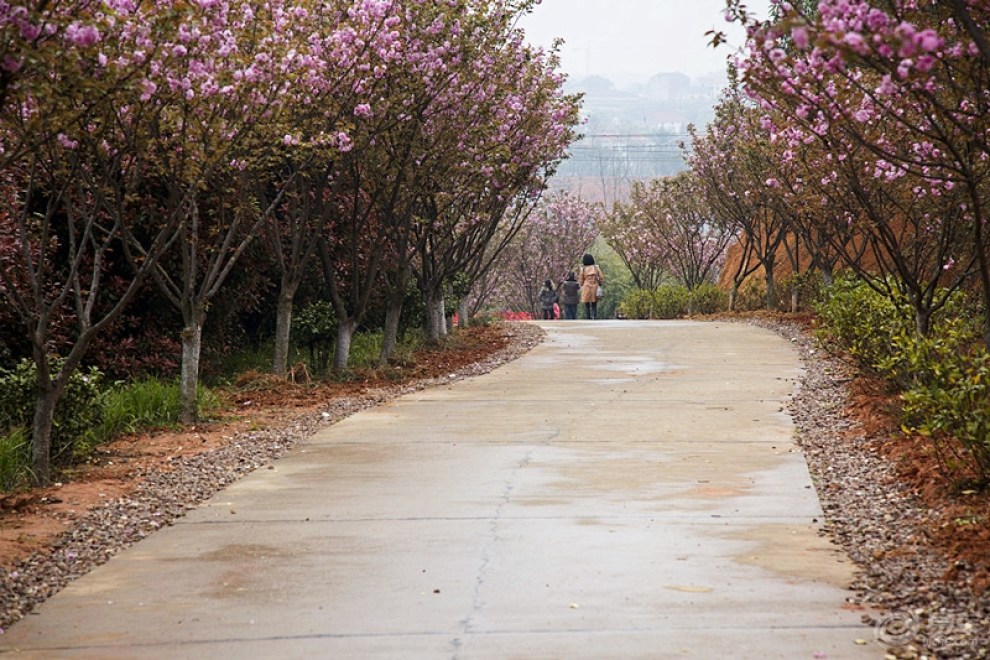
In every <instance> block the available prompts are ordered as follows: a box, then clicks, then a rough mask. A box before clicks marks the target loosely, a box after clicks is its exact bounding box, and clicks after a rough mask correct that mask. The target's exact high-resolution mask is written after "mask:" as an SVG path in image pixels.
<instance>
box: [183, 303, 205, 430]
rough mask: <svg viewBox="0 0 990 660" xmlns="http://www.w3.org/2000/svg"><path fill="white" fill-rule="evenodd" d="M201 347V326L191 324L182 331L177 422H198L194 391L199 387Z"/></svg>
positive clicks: (195, 323)
mask: <svg viewBox="0 0 990 660" xmlns="http://www.w3.org/2000/svg"><path fill="white" fill-rule="evenodd" d="M202 346H203V324H202V323H200V322H193V323H190V324H188V325H186V327H185V328H184V329H183V330H182V376H181V381H180V383H179V422H180V423H182V424H195V423H196V422H197V421H198V420H199V404H198V402H197V400H196V390H197V389H198V387H199V353H200V350H201V348H202Z"/></svg>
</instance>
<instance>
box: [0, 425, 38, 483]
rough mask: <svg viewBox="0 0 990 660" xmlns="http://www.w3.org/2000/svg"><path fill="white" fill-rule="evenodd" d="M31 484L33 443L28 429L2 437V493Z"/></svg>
mask: <svg viewBox="0 0 990 660" xmlns="http://www.w3.org/2000/svg"><path fill="white" fill-rule="evenodd" d="M30 483H31V443H30V440H29V436H28V431H27V429H24V428H16V429H13V430H12V431H10V432H9V433H7V434H6V435H0V493H9V492H13V491H17V490H20V489H22V488H26V487H27V486H28V485H30Z"/></svg>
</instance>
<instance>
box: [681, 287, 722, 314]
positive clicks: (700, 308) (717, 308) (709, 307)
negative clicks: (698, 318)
mask: <svg viewBox="0 0 990 660" xmlns="http://www.w3.org/2000/svg"><path fill="white" fill-rule="evenodd" d="M689 301H690V303H691V309H692V310H693V311H694V313H695V314H715V313H716V312H721V311H725V309H726V308H727V307H728V305H729V295H728V294H727V293H726V292H725V291H723V290H722V289H720V288H719V287H718V285H716V284H712V283H711V282H705V283H704V284H699V285H698V286H696V287H695V288H694V289H692V290H691V291H690V294H689Z"/></svg>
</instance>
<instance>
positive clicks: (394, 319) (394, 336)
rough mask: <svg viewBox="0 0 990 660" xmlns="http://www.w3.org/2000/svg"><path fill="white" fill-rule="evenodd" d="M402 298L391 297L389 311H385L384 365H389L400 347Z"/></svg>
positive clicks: (398, 296) (382, 356)
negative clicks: (396, 349)
mask: <svg viewBox="0 0 990 660" xmlns="http://www.w3.org/2000/svg"><path fill="white" fill-rule="evenodd" d="M402 298H403V297H402V296H401V295H395V294H393V295H391V296H389V301H388V309H387V310H385V328H384V329H383V331H382V352H381V362H382V364H388V361H389V360H391V359H392V354H393V353H395V348H396V347H397V346H398V345H399V321H400V319H401V317H402Z"/></svg>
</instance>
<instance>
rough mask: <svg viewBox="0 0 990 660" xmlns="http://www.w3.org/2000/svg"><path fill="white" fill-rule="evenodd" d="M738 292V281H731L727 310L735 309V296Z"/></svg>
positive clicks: (732, 310)
mask: <svg viewBox="0 0 990 660" xmlns="http://www.w3.org/2000/svg"><path fill="white" fill-rule="evenodd" d="M738 294H739V283H738V282H733V283H732V286H731V287H730V288H729V311H730V312H734V311H736V296H737V295H738Z"/></svg>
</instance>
